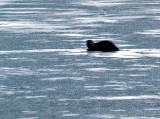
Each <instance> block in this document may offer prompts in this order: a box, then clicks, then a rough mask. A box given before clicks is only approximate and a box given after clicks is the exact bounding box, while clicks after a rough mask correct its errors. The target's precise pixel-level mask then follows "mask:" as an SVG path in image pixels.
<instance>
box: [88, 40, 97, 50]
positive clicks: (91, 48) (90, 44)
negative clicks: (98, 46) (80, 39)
mask: <svg viewBox="0 0 160 119" xmlns="http://www.w3.org/2000/svg"><path fill="white" fill-rule="evenodd" d="M86 45H87V47H88V49H90V50H94V49H95V44H94V42H93V41H92V40H87V41H86Z"/></svg>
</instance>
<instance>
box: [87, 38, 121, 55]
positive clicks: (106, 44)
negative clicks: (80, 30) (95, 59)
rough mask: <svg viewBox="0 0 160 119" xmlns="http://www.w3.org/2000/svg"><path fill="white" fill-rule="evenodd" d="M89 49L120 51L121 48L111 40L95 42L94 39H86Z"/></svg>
mask: <svg viewBox="0 0 160 119" xmlns="http://www.w3.org/2000/svg"><path fill="white" fill-rule="evenodd" d="M86 45H87V47H88V49H87V50H88V51H103V52H112V51H119V49H118V48H117V47H116V46H115V45H114V44H113V43H112V42H111V41H100V42H98V43H94V42H93V41H92V40H88V41H86Z"/></svg>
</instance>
